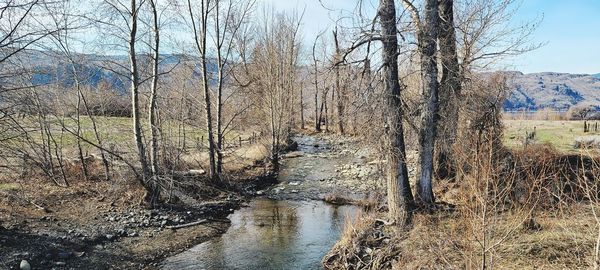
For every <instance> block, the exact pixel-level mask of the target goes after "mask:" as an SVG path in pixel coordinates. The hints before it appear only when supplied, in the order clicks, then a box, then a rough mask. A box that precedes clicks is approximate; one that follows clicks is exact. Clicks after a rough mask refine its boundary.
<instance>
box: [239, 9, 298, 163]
mask: <svg viewBox="0 0 600 270" xmlns="http://www.w3.org/2000/svg"><path fill="white" fill-rule="evenodd" d="M300 22H301V18H298V17H295V16H294V17H291V16H287V15H285V14H266V15H265V21H264V25H263V26H262V30H261V32H260V39H259V41H258V43H257V44H256V47H255V49H254V54H253V62H252V64H253V66H252V68H251V72H252V73H251V76H252V78H253V79H252V81H254V82H255V86H254V98H255V99H256V100H257V102H256V104H257V105H258V106H259V108H262V112H261V114H262V117H263V118H262V119H264V122H265V123H267V127H266V129H267V131H268V133H269V135H270V141H269V144H270V152H271V153H270V155H271V158H270V159H271V165H272V167H273V170H275V171H277V170H278V169H279V153H280V151H281V150H282V147H283V146H284V145H285V144H286V143H287V140H288V139H289V136H290V133H289V132H290V127H289V125H290V124H291V122H290V121H289V119H290V118H291V117H292V107H293V103H294V99H293V97H294V95H293V89H294V86H293V85H294V84H295V83H296V78H297V77H298V70H299V67H298V54H299V51H300V50H299V47H300V43H299V40H298V31H299V27H300Z"/></svg>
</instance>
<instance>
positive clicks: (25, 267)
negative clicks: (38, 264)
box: [19, 260, 31, 270]
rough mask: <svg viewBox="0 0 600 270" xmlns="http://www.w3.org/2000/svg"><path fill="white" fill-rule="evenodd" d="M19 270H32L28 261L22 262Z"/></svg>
mask: <svg viewBox="0 0 600 270" xmlns="http://www.w3.org/2000/svg"><path fill="white" fill-rule="evenodd" d="M19 269H21V270H31V265H30V264H29V262H28V261H26V260H22V261H21V264H19Z"/></svg>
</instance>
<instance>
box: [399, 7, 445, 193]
mask: <svg viewBox="0 0 600 270" xmlns="http://www.w3.org/2000/svg"><path fill="white" fill-rule="evenodd" d="M403 3H404V5H405V6H406V8H407V9H408V10H409V11H410V12H411V15H412V19H413V23H414V24H415V28H416V31H417V34H416V36H417V46H418V51H419V56H420V64H421V84H422V87H423V88H422V89H423V90H422V94H423V107H422V109H421V126H420V130H419V146H420V151H419V154H420V164H421V175H420V177H419V181H418V182H417V194H418V197H419V199H420V200H421V201H422V202H423V203H425V204H433V202H434V197H433V189H432V187H433V186H432V178H433V153H434V152H433V150H434V147H435V139H436V129H437V126H436V125H437V124H436V122H437V114H438V109H439V104H438V79H437V75H438V74H437V73H438V69H437V38H438V32H439V9H438V1H437V0H425V9H424V13H425V14H424V18H423V19H421V17H420V16H421V15H420V14H419V11H418V10H417V8H416V7H415V6H414V5H413V3H412V2H410V1H409V0H403Z"/></svg>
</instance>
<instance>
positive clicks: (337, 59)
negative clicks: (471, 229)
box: [333, 27, 345, 134]
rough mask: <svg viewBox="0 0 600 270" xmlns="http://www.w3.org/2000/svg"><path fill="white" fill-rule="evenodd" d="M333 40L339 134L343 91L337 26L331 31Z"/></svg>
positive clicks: (342, 118) (342, 129)
mask: <svg viewBox="0 0 600 270" xmlns="http://www.w3.org/2000/svg"><path fill="white" fill-rule="evenodd" d="M333 41H334V44H335V56H334V58H333V59H334V65H335V67H334V68H335V91H334V93H337V117H338V131H339V132H340V133H341V134H344V98H343V97H344V95H345V93H344V91H343V89H342V88H341V84H340V64H341V63H340V61H341V59H340V58H341V57H342V51H341V49H340V41H339V39H338V28H337V27H336V28H335V30H334V31H333Z"/></svg>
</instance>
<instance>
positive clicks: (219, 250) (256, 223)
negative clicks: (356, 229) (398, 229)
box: [162, 199, 356, 269]
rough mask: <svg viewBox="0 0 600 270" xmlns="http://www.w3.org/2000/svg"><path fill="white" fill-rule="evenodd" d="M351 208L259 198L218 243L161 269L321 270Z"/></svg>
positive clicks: (234, 220)
mask: <svg viewBox="0 0 600 270" xmlns="http://www.w3.org/2000/svg"><path fill="white" fill-rule="evenodd" d="M355 214H356V208H355V207H353V206H340V207H333V206H330V205H327V204H324V203H323V202H320V201H310V202H296V201H274V200H268V199H259V200H255V201H253V202H252V203H251V205H250V207H247V208H243V209H240V210H238V211H236V212H235V213H234V214H232V216H231V217H230V219H231V227H230V228H229V229H228V230H227V232H226V233H225V234H223V235H222V236H221V237H219V238H215V239H213V240H211V241H208V242H205V243H202V244H200V245H197V246H195V247H193V248H192V249H190V250H187V251H185V252H183V253H181V254H179V255H176V256H174V257H171V258H169V259H167V260H166V261H165V262H164V263H163V265H162V268H163V269H320V268H321V266H320V261H321V258H322V257H323V256H324V255H325V253H326V252H327V251H328V250H329V249H330V248H331V247H332V246H333V244H334V243H335V242H336V241H337V239H338V237H339V235H340V231H341V228H342V226H343V224H344V219H345V218H347V217H353V216H354V215H355Z"/></svg>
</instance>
